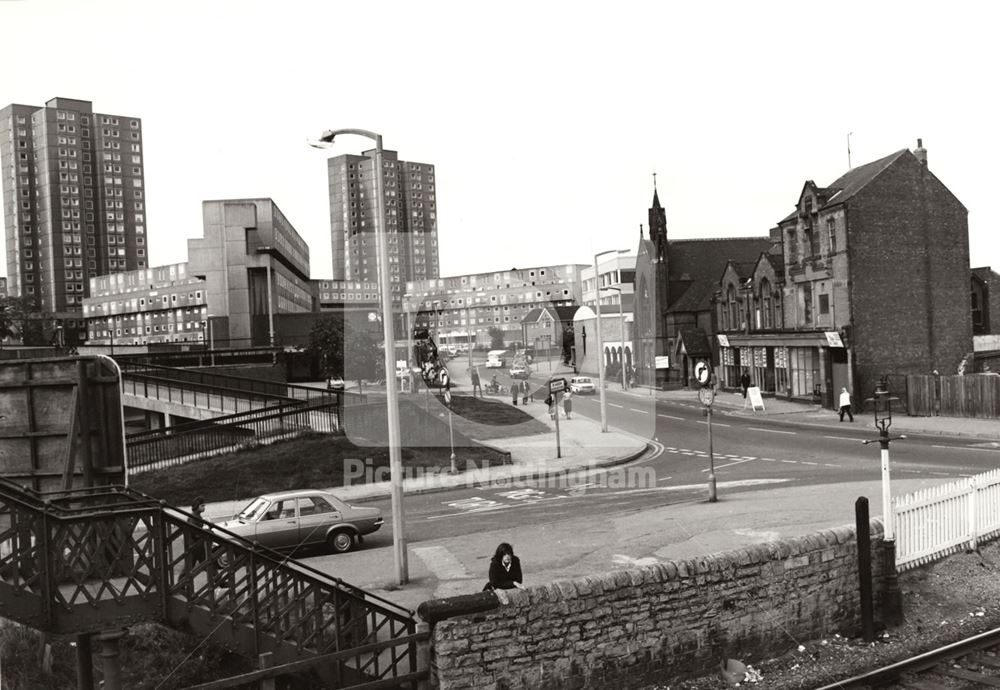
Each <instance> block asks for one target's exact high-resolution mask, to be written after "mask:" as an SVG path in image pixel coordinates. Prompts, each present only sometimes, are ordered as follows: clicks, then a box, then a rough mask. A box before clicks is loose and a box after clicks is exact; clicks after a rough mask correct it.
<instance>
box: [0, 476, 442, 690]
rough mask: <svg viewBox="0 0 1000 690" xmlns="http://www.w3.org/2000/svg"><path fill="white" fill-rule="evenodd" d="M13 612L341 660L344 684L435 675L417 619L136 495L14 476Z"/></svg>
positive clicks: (0, 568)
mask: <svg viewBox="0 0 1000 690" xmlns="http://www.w3.org/2000/svg"><path fill="white" fill-rule="evenodd" d="M0 605H2V607H3V612H4V617H6V618H8V619H11V620H14V621H17V622H20V623H23V624H25V625H28V626H30V627H33V628H35V629H37V630H41V631H44V632H51V633H58V634H71V633H76V634H80V633H95V632H99V631H101V630H107V629H109V628H115V627H125V626H128V625H132V624H135V623H138V622H142V621H153V622H159V623H163V624H166V625H170V626H172V627H175V628H178V629H183V630H187V631H190V632H193V633H195V634H197V635H201V636H203V637H205V638H207V639H209V640H211V641H212V642H214V643H216V644H219V645H223V646H225V647H228V648H230V649H232V650H234V651H237V652H239V653H241V654H243V655H245V656H247V657H249V658H251V659H257V658H259V656H260V655H261V654H263V653H267V652H270V653H271V654H272V655H273V658H274V660H275V662H276V664H277V665H281V664H286V663H291V662H295V661H300V660H302V659H303V658H304V657H305V658H309V657H317V656H322V655H332V656H331V657H330V658H329V659H330V661H329V665H328V666H327V667H326V668H325V669H320V672H321V673H323V674H324V675H325V676H326V677H328V678H329V679H330V681H331V684H334V683H337V684H339V685H337V687H341V686H343V685H346V684H350V683H360V682H377V681H389V680H391V679H399V680H400V681H401V682H403V681H404V679H405V681H411V679H413V678H415V677H418V676H419V677H426V669H418V668H417V666H418V650H417V638H418V637H419V636H415V633H416V621H415V619H414V616H413V612H412V611H409V610H407V609H404V608H402V607H400V606H398V605H396V604H394V603H393V602H390V601H388V600H386V599H383V598H381V597H378V596H376V595H374V594H372V593H370V592H366V591H364V590H362V589H360V588H358V587H355V586H353V585H351V584H349V583H346V582H344V581H342V580H339V579H337V578H333V577H330V576H328V575H326V574H325V573H322V572H319V571H317V570H314V569H312V568H310V567H308V566H306V565H304V564H302V563H299V562H296V561H290V560H288V559H286V558H283V557H282V556H281V555H280V554H277V553H275V552H273V551H270V550H269V549H265V548H262V547H259V546H256V545H254V544H253V543H251V542H248V541H246V540H244V539H242V538H241V537H238V536H237V535H235V534H233V533H231V532H228V531H227V530H224V529H222V528H219V527H217V526H214V525H205V523H202V522H201V521H199V520H197V519H196V518H194V517H193V516H191V515H190V514H188V513H186V512H184V511H181V510H177V509H174V508H171V507H169V506H166V505H164V504H162V503H161V502H159V501H157V500H155V499H153V498H152V497H149V496H146V495H144V494H141V493H138V492H135V491H132V490H129V489H125V488H123V487H100V488H91V489H75V490H69V491H58V492H47V493H36V492H32V491H26V490H24V489H22V488H21V487H19V486H17V485H15V484H13V483H12V482H9V481H7V480H4V479H0ZM387 641H389V644H388V645H385V644H382V645H379V646H380V647H381V646H388V647H389V651H388V652H387V651H385V650H381V653H378V652H373V651H372V649H371V647H370V646H371V645H374V644H376V643H386V642H387ZM338 652H346V653H344V654H334V653H338Z"/></svg>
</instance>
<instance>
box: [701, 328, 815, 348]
mask: <svg viewBox="0 0 1000 690" xmlns="http://www.w3.org/2000/svg"><path fill="white" fill-rule="evenodd" d="M726 338H727V340H728V341H729V346H730V347H830V346H831V341H830V338H828V337H827V333H826V332H825V331H821V332H818V333H817V332H810V333H754V334H746V333H727V334H726ZM720 345H721V343H720Z"/></svg>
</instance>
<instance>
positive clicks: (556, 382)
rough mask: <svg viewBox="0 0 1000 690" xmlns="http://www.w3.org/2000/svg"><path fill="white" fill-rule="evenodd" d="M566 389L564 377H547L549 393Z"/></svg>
mask: <svg viewBox="0 0 1000 690" xmlns="http://www.w3.org/2000/svg"><path fill="white" fill-rule="evenodd" d="M564 390H566V379H549V393H558V392H559V391H564Z"/></svg>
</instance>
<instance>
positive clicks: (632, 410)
mask: <svg viewBox="0 0 1000 690" xmlns="http://www.w3.org/2000/svg"><path fill="white" fill-rule="evenodd" d="M628 410H629V412H639V413H641V414H649V410H637V409H635V408H634V407H630V408H628Z"/></svg>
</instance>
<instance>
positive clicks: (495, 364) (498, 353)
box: [486, 350, 507, 369]
mask: <svg viewBox="0 0 1000 690" xmlns="http://www.w3.org/2000/svg"><path fill="white" fill-rule="evenodd" d="M506 354H507V350H490V351H489V352H487V353H486V368H487V369H503V367H504V364H505V362H504V355H506Z"/></svg>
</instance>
